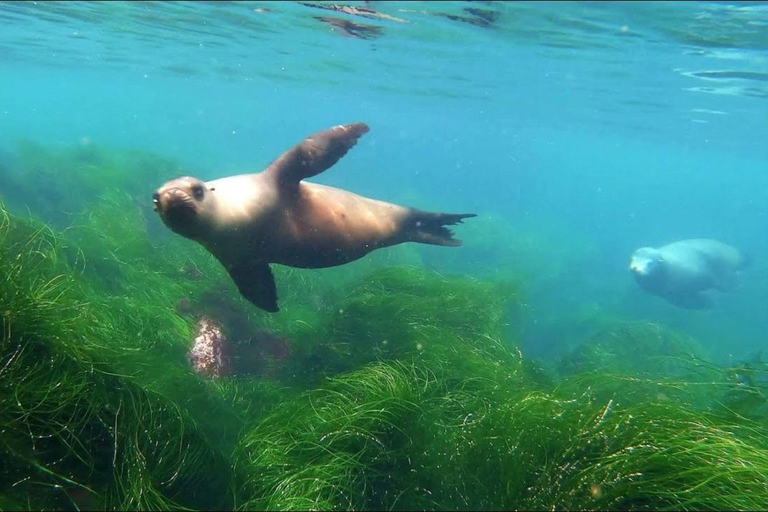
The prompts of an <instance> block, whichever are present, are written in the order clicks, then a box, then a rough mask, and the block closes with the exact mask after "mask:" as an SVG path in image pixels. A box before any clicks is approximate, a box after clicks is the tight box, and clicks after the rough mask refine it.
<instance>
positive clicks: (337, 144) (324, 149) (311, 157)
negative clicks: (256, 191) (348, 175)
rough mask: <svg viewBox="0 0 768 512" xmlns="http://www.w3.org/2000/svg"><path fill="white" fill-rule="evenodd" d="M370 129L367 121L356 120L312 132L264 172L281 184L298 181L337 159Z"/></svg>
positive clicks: (290, 184)
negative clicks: (312, 133) (358, 121)
mask: <svg viewBox="0 0 768 512" xmlns="http://www.w3.org/2000/svg"><path fill="white" fill-rule="evenodd" d="M368 130H369V128H368V125H367V124H365V123H353V124H347V125H339V126H334V127H333V128H329V129H327V130H323V131H322V132H318V133H316V134H314V135H310V136H309V137H307V138H306V139H304V140H303V141H301V142H300V143H299V144H297V145H295V146H294V147H293V148H291V149H289V150H288V151H286V152H285V153H283V154H282V155H280V157H279V158H278V159H277V160H275V161H274V162H272V163H271V164H270V165H269V167H267V169H266V170H265V171H264V172H265V173H267V174H271V175H273V176H274V177H275V179H276V180H277V181H278V182H279V183H280V184H281V185H282V186H293V185H297V184H298V183H299V181H301V180H303V179H304V178H309V177H311V176H315V175H316V174H320V173H321V172H323V171H324V170H326V169H328V168H329V167H331V166H332V165H333V164H335V163H336V162H338V161H339V159H340V158H341V157H343V156H344V155H345V154H347V151H349V149H350V148H351V147H352V146H354V145H355V144H357V139H359V138H360V137H361V136H362V135H363V134H364V133H366V132H368Z"/></svg>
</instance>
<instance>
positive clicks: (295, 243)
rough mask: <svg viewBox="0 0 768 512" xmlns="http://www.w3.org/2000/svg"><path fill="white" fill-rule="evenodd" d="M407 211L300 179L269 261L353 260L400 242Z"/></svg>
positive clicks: (313, 264) (325, 263)
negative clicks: (294, 197)
mask: <svg viewBox="0 0 768 512" xmlns="http://www.w3.org/2000/svg"><path fill="white" fill-rule="evenodd" d="M407 213H408V208H405V207H402V206H397V205H394V204H391V203H387V202H384V201H378V200H375V199H370V198H367V197H363V196H360V195H357V194H354V193H351V192H347V191H345V190H341V189H338V188H334V187H328V186H325V185H319V184H315V183H308V182H303V183H301V186H300V188H299V192H298V196H297V198H296V200H295V201H294V202H293V203H292V204H291V205H289V206H283V207H282V212H281V215H280V223H279V226H276V230H277V231H278V232H279V239H280V240H279V243H274V242H273V243H272V247H271V251H270V254H269V261H273V262H275V263H282V264H284V265H290V266H294V267H300V268H322V267H331V266H336V265H341V264H343V263H348V262H350V261H354V260H356V259H359V258H361V257H363V256H365V255H366V254H368V253H369V252H371V251H373V250H374V249H378V248H381V247H386V246H389V245H394V244H397V243H400V242H402V241H403V240H404V239H403V236H402V235H401V231H402V229H401V226H402V220H403V219H404V218H405V217H406V215H407Z"/></svg>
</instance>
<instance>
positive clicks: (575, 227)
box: [0, 2, 768, 362]
mask: <svg viewBox="0 0 768 512" xmlns="http://www.w3.org/2000/svg"><path fill="white" fill-rule="evenodd" d="M318 5H319V6H321V7H324V8H321V7H318ZM332 5H333V4H330V3H325V4H302V3H290V2H279V3H271V2H253V3H251V2H245V3H224V4H222V3H218V2H216V3H214V2H211V3H204V2H200V3H197V2H195V3H152V2H130V3H128V2H125V3H123V2H109V3H96V2H61V3H47V2H23V3H21V2H19V3H17V2H0V76H1V77H2V80H0V134H1V135H2V136H1V137H0V151H2V154H3V155H4V156H3V158H7V159H12V158H13V154H14V151H15V148H16V144H17V143H18V141H20V140H25V139H26V140H32V141H35V142H37V143H39V144H42V145H51V146H62V147H67V146H77V145H98V146H104V147H110V148H115V149H138V150H143V151H152V152H155V153H158V154H161V155H163V156H167V157H170V158H173V159H176V160H177V161H178V162H180V164H181V165H182V166H183V169H180V173H181V172H182V171H183V172H184V173H188V174H193V175H196V176H199V177H201V178H204V179H212V178H217V177H222V176H226V175H230V174H234V173H241V172H251V171H253V172H255V171H258V170H260V169H261V168H263V166H265V165H266V164H267V163H268V162H269V161H271V159H273V158H275V157H276V156H277V155H278V154H279V153H280V152H281V151H283V150H284V149H287V148H288V147H290V146H291V145H292V144H294V143H295V142H298V141H299V140H301V139H302V138H303V137H304V136H306V135H308V134H310V133H313V132H315V131H317V130H320V129H323V128H325V127H328V126H332V125H336V124H341V123H347V122H353V121H364V122H366V123H368V124H369V125H370V126H371V132H370V133H369V134H367V135H366V136H365V137H364V138H363V139H361V141H360V143H359V144H358V145H357V146H356V148H355V149H354V150H353V151H351V152H350V153H349V154H348V155H347V156H346V157H345V158H344V159H343V160H342V161H340V162H339V163H338V164H337V165H336V166H335V167H334V168H333V169H331V170H330V171H328V172H326V173H324V174H323V175H321V176H318V177H316V178H315V181H317V182H321V183H325V184H329V185H333V186H338V187H342V188H347V189H349V190H353V191H355V192H357V193H361V194H363V195H367V196H371V197H376V198H380V199H384V200H388V201H392V202H398V203H405V204H411V205H414V206H418V207H420V208H423V209H433V210H438V211H449V212H454V211H455V212H464V211H472V212H476V213H478V214H479V215H480V219H478V221H477V222H474V220H472V221H467V222H466V223H465V225H463V226H460V227H459V229H457V235H458V237H459V238H462V239H464V240H465V245H464V247H462V248H461V249H458V250H456V252H451V251H452V250H450V251H449V250H448V249H442V248H431V247H419V248H418V250H419V251H420V253H421V254H422V255H423V257H424V260H425V261H426V262H427V263H428V264H429V265H430V266H431V267H432V268H435V269H437V270H439V271H445V272H459V273H465V274H469V275H473V274H482V273H487V272H490V271H491V270H492V269H493V268H508V267H510V266H513V267H515V268H516V269H518V270H521V273H522V274H523V275H522V277H523V278H524V280H525V282H526V300H525V307H524V308H523V309H522V311H519V312H517V313H516V316H515V317H516V318H517V321H516V322H515V324H514V325H513V326H512V329H513V330H515V331H516V336H517V338H518V339H520V340H521V342H522V348H523V350H525V351H526V352H528V353H531V354H535V355H542V356H546V355H550V354H556V353H558V351H559V350H560V349H562V348H564V347H565V346H566V345H569V344H573V343H577V342H578V340H579V337H580V336H583V335H586V334H587V333H589V331H590V329H591V325H592V324H591V322H593V321H595V319H596V318H598V317H602V316H611V317H618V318H628V319H643V320H649V321H653V322H658V323H662V324H665V325H669V326H672V327H673V328H676V329H678V330H681V331H683V332H687V333H689V334H692V335H693V336H694V337H695V338H696V339H697V340H699V341H700V342H701V343H702V344H704V345H705V346H706V347H707V348H709V349H710V350H711V351H712V353H713V354H714V357H715V359H717V360H719V361H725V362H728V361H730V360H741V359H745V358H748V357H751V355H752V354H754V353H756V352H758V351H759V350H761V349H763V348H765V346H766V345H765V343H766V338H767V337H768V336H766V333H768V308H766V304H768V263H766V255H767V254H768V143H767V142H766V133H768V5H766V4H764V3H758V2H742V3H733V2H681V3H675V2H665V3H636V2H629V3H610V2H599V3H561V2H555V3H547V2H536V3H503V2H349V3H347V4H345V5H351V6H357V7H358V8H359V9H358V12H357V13H356V14H355V13H352V14H350V13H345V12H339V11H337V10H332V9H331V8H330V7H331V6H332ZM336 5H340V4H336ZM365 9H368V10H365ZM334 20H335V21H334ZM332 23H336V25H334V24H332ZM352 24H355V25H352ZM160 184H161V183H157V185H158V186H159V185H160ZM150 201H151V198H149V197H147V202H148V204H149V202H150ZM482 219H493V220H494V222H492V223H489V222H483V221H482ZM479 230H483V231H482V232H480V231H479ZM496 230H499V231H498V236H497V232H496ZM502 233H503V235H504V236H501V235H502ZM509 233H512V234H511V235H510V234H509ZM696 237H707V238H716V239H719V240H722V241H724V242H726V243H729V244H732V245H734V246H736V247H738V248H740V249H741V250H743V251H744V252H746V253H748V254H750V255H751V256H752V258H753V260H754V264H753V265H752V266H751V267H750V269H749V274H748V278H747V279H745V280H744V282H743V283H742V286H741V287H739V289H737V290H735V291H734V292H732V293H730V294H728V295H727V296H726V297H725V300H723V302H722V304H720V305H719V306H718V307H717V308H716V309H712V310H706V311H688V310H681V309H678V308H675V307H673V306H671V305H669V304H668V303H666V302H664V301H662V300H660V299H658V298H656V297H653V296H650V295H647V294H645V293H643V292H642V291H641V290H640V289H639V287H638V286H637V285H636V283H635V282H634V280H633V279H632V276H631V275H630V274H629V271H628V269H627V267H628V263H629V257H630V255H631V253H632V251H633V250H634V249H635V248H637V247H640V246H645V245H651V246H660V245H664V244H666V243H669V242H672V241H675V240H679V239H684V238H696ZM520 239H524V240H526V241H527V244H526V245H525V247H517V246H515V241H516V240H520ZM512 256H514V258H515V259H514V261H512V260H510V258H511V257H512Z"/></svg>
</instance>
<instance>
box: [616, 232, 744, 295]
mask: <svg viewBox="0 0 768 512" xmlns="http://www.w3.org/2000/svg"><path fill="white" fill-rule="evenodd" d="M745 264H746V260H745V258H744V256H743V255H742V254H741V252H739V250H738V249H735V248H733V247H731V246H729V245H726V244H724V243H722V242H718V241H717V240H709V239H703V238H699V239H691V240H681V241H679V242H675V243H672V244H669V245H665V246H664V247H661V248H659V249H654V248H651V247H642V248H640V249H638V250H636V251H635V252H634V254H633V255H632V261H631V262H630V265H629V268H630V270H632V272H634V274H635V278H636V279H637V282H638V284H639V285H640V287H641V288H643V289H644V290H645V291H647V292H649V293H652V294H654V295H658V296H659V297H663V298H665V299H666V300H668V301H669V302H671V303H672V304H674V305H675V306H679V307H681V308H687V309H703V308H709V307H712V306H713V305H714V299H715V294H716V293H717V291H722V292H725V291H728V290H730V289H732V288H733V287H734V286H735V285H736V283H737V281H738V277H739V274H740V271H741V269H743V268H744V266H745Z"/></svg>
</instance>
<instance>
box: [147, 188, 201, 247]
mask: <svg viewBox="0 0 768 512" xmlns="http://www.w3.org/2000/svg"><path fill="white" fill-rule="evenodd" d="M213 191H214V189H213V188H212V187H209V186H207V185H206V183H205V182H204V181H201V180H199V179H197V178H192V177H189V176H185V177H182V178H177V179H175V180H171V181H169V182H167V183H165V184H164V185H163V186H162V187H160V188H159V189H157V192H155V194H154V195H153V196H152V202H153V203H154V204H155V211H157V213H159V214H160V218H161V219H162V220H163V222H164V223H165V225H166V226H168V227H169V228H170V229H171V230H172V231H174V232H176V233H178V234H180V235H182V236H185V237H187V238H192V239H198V238H200V237H201V236H202V235H203V234H204V233H206V232H207V230H208V229H209V225H210V223H211V218H212V214H213V209H214V203H215V200H214V198H213Z"/></svg>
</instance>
